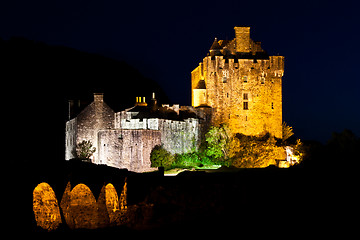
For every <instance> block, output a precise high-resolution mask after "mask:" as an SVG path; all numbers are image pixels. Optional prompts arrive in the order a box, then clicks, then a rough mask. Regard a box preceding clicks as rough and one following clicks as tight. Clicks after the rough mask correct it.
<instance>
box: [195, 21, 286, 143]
mask: <svg viewBox="0 0 360 240" xmlns="http://www.w3.org/2000/svg"><path fill="white" fill-rule="evenodd" d="M283 75H284V57H283V56H269V55H268V54H267V53H266V52H265V51H264V50H263V49H262V48H261V43H260V42H255V41H253V40H252V39H251V38H250V27H235V38H234V39H232V40H218V39H216V38H215V40H214V42H213V44H212V46H211V48H210V50H209V53H208V55H207V56H206V57H205V58H204V59H203V62H201V63H200V64H199V66H198V67H197V68H195V69H194V70H193V71H192V72H191V90H192V106H194V107H196V108H198V109H199V110H201V108H203V109H206V108H209V107H211V108H212V110H213V111H212V117H211V119H210V122H211V124H213V125H219V124H222V123H227V124H228V125H229V127H230V129H231V130H232V132H233V133H242V134H245V135H261V134H264V133H266V132H269V133H270V134H272V135H273V136H275V137H277V138H282V77H283Z"/></svg>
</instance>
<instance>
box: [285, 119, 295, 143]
mask: <svg viewBox="0 0 360 240" xmlns="http://www.w3.org/2000/svg"><path fill="white" fill-rule="evenodd" d="M282 133H283V134H282V135H283V138H282V140H283V142H285V141H286V140H287V139H288V138H290V137H291V136H292V135H294V132H293V128H292V127H290V126H288V125H287V123H286V122H283V124H282Z"/></svg>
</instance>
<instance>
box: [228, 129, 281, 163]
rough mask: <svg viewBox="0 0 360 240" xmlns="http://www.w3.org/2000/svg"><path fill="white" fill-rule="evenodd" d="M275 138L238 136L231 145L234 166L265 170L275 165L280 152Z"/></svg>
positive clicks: (267, 135) (267, 136)
mask: <svg viewBox="0 0 360 240" xmlns="http://www.w3.org/2000/svg"><path fill="white" fill-rule="evenodd" d="M281 150H282V148H280V147H277V146H276V140H275V138H274V137H273V136H270V135H269V134H266V135H265V136H263V137H255V136H246V135H243V134H237V135H236V137H235V138H234V139H233V142H232V144H231V155H232V166H234V167H238V168H264V167H267V166H269V165H272V164H275V159H276V158H277V156H278V154H279V151H281Z"/></svg>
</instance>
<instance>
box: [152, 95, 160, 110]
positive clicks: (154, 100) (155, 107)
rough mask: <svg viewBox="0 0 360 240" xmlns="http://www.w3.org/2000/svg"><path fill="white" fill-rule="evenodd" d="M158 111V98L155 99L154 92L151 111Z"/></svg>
mask: <svg viewBox="0 0 360 240" xmlns="http://www.w3.org/2000/svg"><path fill="white" fill-rule="evenodd" d="M157 109H158V106H157V101H156V98H155V93H154V92H153V93H152V98H151V110H152V111H156V110H157Z"/></svg>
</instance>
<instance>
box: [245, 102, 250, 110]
mask: <svg viewBox="0 0 360 240" xmlns="http://www.w3.org/2000/svg"><path fill="white" fill-rule="evenodd" d="M248 109H249V103H248V102H244V110H248Z"/></svg>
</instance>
